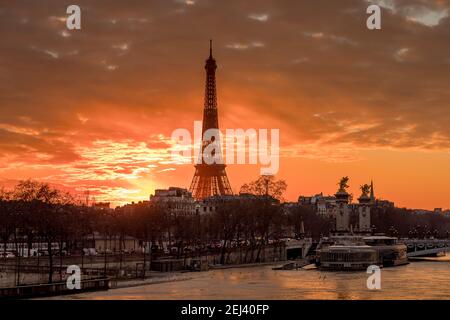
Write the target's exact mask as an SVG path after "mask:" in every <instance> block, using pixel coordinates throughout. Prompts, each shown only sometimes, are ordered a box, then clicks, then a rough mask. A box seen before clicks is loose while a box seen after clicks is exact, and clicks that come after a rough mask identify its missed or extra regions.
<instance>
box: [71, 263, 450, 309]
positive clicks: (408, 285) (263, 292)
mask: <svg viewBox="0 0 450 320" xmlns="http://www.w3.org/2000/svg"><path fill="white" fill-rule="evenodd" d="M436 260H437V261H417V262H412V263H410V264H409V265H406V266H400V267H395V268H385V269H382V270H381V290H369V289H367V286H366V280H367V277H368V276H369V275H368V274H366V273H365V272H353V273H347V272H321V271H318V270H292V271H274V270H272V267H271V266H264V267H263V266H261V267H252V268H234V269H221V270H213V271H208V272H199V273H189V274H185V275H187V276H189V277H190V278H189V279H188V280H182V281H173V282H166V283H159V284H151V285H143V286H136V287H128V288H120V289H114V290H109V291H104V292H93V293H86V294H78V295H71V296H67V297H64V298H65V299H67V298H69V299H295V300H302V299H364V300H366V299H450V256H449V255H447V256H445V257H441V258H437V259H436Z"/></svg>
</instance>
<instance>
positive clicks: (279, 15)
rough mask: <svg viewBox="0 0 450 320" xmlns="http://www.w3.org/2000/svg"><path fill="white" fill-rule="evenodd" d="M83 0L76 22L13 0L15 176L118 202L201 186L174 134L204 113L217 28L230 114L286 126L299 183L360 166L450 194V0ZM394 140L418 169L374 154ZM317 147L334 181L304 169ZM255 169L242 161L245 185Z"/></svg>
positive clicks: (10, 86) (7, 73) (9, 155)
mask: <svg viewBox="0 0 450 320" xmlns="http://www.w3.org/2000/svg"><path fill="white" fill-rule="evenodd" d="M371 3H373V4H378V5H380V6H381V7H382V30H380V31H369V30H368V29H367V28H366V18H367V14H366V8H367V6H368V5H369V4H371ZM77 4H78V5H79V6H80V7H81V9H82V30H75V31H69V30H67V29H66V28H65V22H66V13H65V12H66V4H64V3H62V2H61V1H57V0H43V1H13V2H8V4H5V5H3V6H2V8H0V30H1V34H2V44H1V46H2V49H1V53H0V179H2V181H11V180H16V179H22V178H29V177H35V178H39V179H43V180H48V181H53V182H55V183H58V184H60V185H66V186H69V187H71V188H75V189H79V190H84V189H90V190H92V192H95V193H96V195H97V197H98V198H99V199H102V200H113V201H116V202H118V203H119V202H125V201H128V200H137V199H143V198H146V197H147V195H148V194H149V193H150V192H152V191H153V190H154V188H155V187H167V186H168V185H169V184H177V185H180V186H185V187H187V186H189V183H190V177H191V175H192V174H193V168H192V166H191V165H181V164H180V163H178V162H177V161H175V163H173V161H172V159H171V158H170V154H169V151H170V148H171V142H170V141H169V138H168V137H170V136H171V133H172V131H173V130H174V129H177V128H187V129H189V130H193V121H194V120H200V119H201V116H202V105H203V101H202V99H203V97H202V95H203V86H204V69H203V64H204V60H205V59H206V57H207V55H208V46H209V39H210V38H213V39H214V54H215V56H216V58H217V60H218V65H219V69H218V74H217V76H218V90H219V94H218V98H219V109H220V110H219V115H220V124H221V126H222V128H223V129H225V128H250V127H253V128H279V129H280V131H281V148H282V157H283V159H284V160H283V161H284V162H282V164H281V165H282V168H281V172H280V176H281V177H284V178H286V179H288V181H287V182H288V184H289V186H290V187H289V189H288V193H289V194H288V198H290V199H293V200H295V199H296V197H297V196H298V195H299V193H301V192H304V193H313V192H315V191H318V192H319V191H321V190H317V188H324V189H326V188H328V189H327V190H329V192H333V189H334V188H335V182H334V180H336V179H337V178H338V175H340V174H345V175H347V174H349V175H352V174H353V175H354V177H355V179H357V180H358V181H359V180H363V179H369V177H372V178H374V179H375V180H377V179H378V180H380V181H385V182H384V186H383V187H384V188H385V189H384V190H389V188H390V186H391V185H394V183H393V181H394V180H395V181H397V180H398V181H406V180H408V179H409V180H410V182H408V183H406V182H405V184H404V185H401V186H399V189H401V188H402V187H404V188H406V187H408V188H410V193H408V194H407V193H406V192H403V193H402V192H400V191H399V193H395V192H391V191H387V192H386V193H385V194H383V195H385V196H389V197H391V198H393V199H392V200H395V201H398V202H399V203H401V204H404V205H408V206H424V207H433V206H444V207H449V206H450V194H448V191H447V192H446V193H445V190H450V185H449V184H448V183H449V182H445V183H444V182H441V181H444V180H445V181H450V172H449V170H448V169H446V168H438V167H436V161H437V160H436V158H435V156H437V155H439V157H440V158H439V159H446V160H450V127H449V125H448V124H449V123H450V109H449V106H450V90H449V85H450V57H449V53H450V41H449V39H450V18H449V13H450V1H446V0H429V1H424V0H403V1H402V0H370V1H369V0H367V1H366V0H341V1H325V0H317V1H290V0H281V1H280V0H258V1H256V0H254V1H239V0H230V1H228V0H227V1H212V0H196V1H193V0H176V1H175V0H174V1H156V0H155V1H145V0H131V1H113V0H106V1H88V0H79V1H77ZM380 154H383V155H384V156H385V157H388V158H389V159H390V163H391V164H399V161H400V160H399V159H403V155H410V156H411V157H414V158H415V157H416V155H422V159H423V160H422V161H421V162H420V167H419V168H417V171H416V172H414V173H411V174H412V175H414V178H412V179H410V178H409V176H408V174H407V173H400V171H399V173H398V175H397V176H396V175H393V174H392V173H388V172H390V169H389V168H387V167H383V168H381V167H375V166H372V160H373V159H375V158H377V156H378V155H380ZM413 155H414V156H413ZM415 159H416V158H415ZM305 161H314V169H313V170H315V171H316V172H322V171H326V172H328V174H327V176H326V177H324V178H323V179H322V180H321V183H322V184H321V185H320V184H319V185H317V184H314V182H307V181H305V180H302V177H303V178H306V177H305V176H303V175H304V172H303V171H302V170H301V169H300V166H301V165H308V163H309V162H305ZM349 163H351V164H352V165H353V166H349V165H348V164H349ZM329 166H333V167H332V168H334V170H335V171H332V170H331V169H330V171H328V169H327V168H330V167H329ZM386 166H389V164H386ZM447 166H448V165H447ZM362 167H364V168H365V170H362V169H361V168H362ZM343 168H345V170H343ZM429 168H434V170H435V172H434V171H433V172H434V173H433V172H431V173H430V176H432V177H433V178H432V179H431V178H429V177H428V176H427V177H426V178H424V177H423V175H422V173H423V172H428V171H427V170H428V169H429ZM252 170H253V169H252ZM252 170H248V168H247V167H246V168H245V169H241V168H239V167H233V166H232V167H230V168H229V175H230V180H231V183H232V185H233V188H234V189H235V191H237V190H238V189H239V186H240V185H241V184H242V183H243V182H245V180H248V179H252V178H254V176H251V175H250V174H257V172H258V170H257V168H255V169H254V170H253V171H252ZM330 172H335V173H336V174H335V175H333V174H329V173H330ZM390 179H391V180H390ZM414 179H417V180H416V181H413V180H414ZM429 179H431V180H429ZM424 181H427V183H429V182H431V183H432V184H434V185H435V186H434V187H433V188H429V189H428V190H423V189H422V187H421V186H422V184H423V183H424ZM306 183H309V184H308V185H306ZM396 186H397V185H396ZM355 190H356V186H355ZM378 190H380V192H381V190H383V188H382V187H378ZM355 192H357V191H355Z"/></svg>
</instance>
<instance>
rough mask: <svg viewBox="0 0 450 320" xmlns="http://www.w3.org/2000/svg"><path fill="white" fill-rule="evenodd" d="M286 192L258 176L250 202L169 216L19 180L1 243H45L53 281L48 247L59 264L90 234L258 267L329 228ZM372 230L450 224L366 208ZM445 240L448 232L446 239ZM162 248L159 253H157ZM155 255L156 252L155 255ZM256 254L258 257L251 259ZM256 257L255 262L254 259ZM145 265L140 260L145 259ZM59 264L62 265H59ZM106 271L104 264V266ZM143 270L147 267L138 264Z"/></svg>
mask: <svg viewBox="0 0 450 320" xmlns="http://www.w3.org/2000/svg"><path fill="white" fill-rule="evenodd" d="M285 190H286V183H285V182H284V181H280V180H275V178H273V177H260V178H259V179H258V180H256V181H254V182H251V183H249V184H246V185H244V186H243V188H242V189H241V193H243V194H244V193H245V194H247V195H248V196H242V197H236V198H232V199H229V200H227V201H224V202H223V203H221V204H220V205H219V206H217V210H216V211H215V212H214V213H212V214H206V215H184V214H178V215H174V214H173V212H171V211H170V210H169V209H168V206H167V203H148V202H143V203H138V204H134V205H128V206H125V207H118V208H116V209H114V210H99V209H97V208H95V207H87V206H85V205H81V204H77V203H76V202H75V201H74V200H73V198H72V197H71V196H70V195H69V194H66V193H64V192H61V191H59V190H57V189H54V188H52V187H51V186H49V185H48V184H45V183H40V182H36V181H22V182H20V183H19V184H18V185H17V186H16V187H15V188H14V189H13V190H11V191H5V190H1V191H0V241H1V242H2V243H3V244H4V251H6V244H7V243H11V242H14V243H15V246H16V251H19V249H20V244H21V243H27V248H28V250H30V249H31V244H32V243H33V242H44V243H45V244H46V247H47V248H46V250H47V251H48V259H49V260H48V266H49V278H48V281H49V282H51V281H52V274H53V265H54V261H53V259H54V256H55V254H58V252H52V250H53V247H52V244H54V243H59V244H60V245H59V251H60V252H59V257H60V259H62V258H61V257H62V250H63V249H64V248H63V244H66V246H67V249H71V248H83V247H86V244H85V243H84V242H85V241H86V239H87V237H88V236H89V235H93V233H94V232H95V231H97V232H99V233H100V234H102V235H105V236H107V237H114V238H119V239H120V240H119V243H120V244H122V242H123V239H125V236H133V237H135V238H137V239H139V240H140V241H141V243H142V246H143V249H144V252H149V251H152V249H153V248H147V244H148V243H153V244H160V245H161V244H162V243H164V242H165V243H166V244H167V243H168V244H169V248H170V247H171V246H175V247H177V248H178V252H177V254H178V256H180V255H182V254H183V253H184V252H183V250H184V248H195V250H198V251H199V252H202V251H205V250H208V246H210V245H211V244H214V243H217V242H219V241H220V242H221V245H220V247H219V248H216V250H219V251H220V260H221V262H222V263H224V262H225V261H226V255H227V252H228V251H229V248H230V247H232V246H245V247H246V248H248V252H251V254H252V256H251V257H250V258H249V260H246V261H258V260H259V258H260V253H261V250H262V248H263V247H264V245H265V244H268V243H272V242H274V243H276V240H277V239H281V238H283V237H286V236H290V235H292V234H295V235H297V236H301V235H302V234H301V233H302V231H303V230H305V231H306V232H307V234H308V235H310V236H312V237H313V238H316V239H318V238H319V237H320V236H321V235H326V234H328V232H329V231H330V230H332V229H333V227H334V220H333V218H332V217H324V216H320V215H317V214H316V212H315V210H314V208H312V207H309V206H294V207H292V208H291V209H290V210H285V207H284V206H283V204H282V203H281V201H280V200H282V196H283V193H284V191H285ZM372 223H373V224H374V226H375V228H376V232H384V233H387V234H389V233H393V232H394V231H395V232H396V234H395V235H398V236H404V237H407V236H412V235H414V233H413V231H412V230H415V232H416V233H415V234H416V235H419V234H421V233H423V234H424V235H426V232H427V230H428V232H434V233H435V234H437V235H439V236H445V235H446V232H448V230H450V219H449V218H446V217H443V216H440V215H436V214H431V213H430V214H424V215H415V214H412V213H411V212H410V211H408V210H405V209H397V208H384V209H377V208H373V209H372ZM447 234H448V233H447ZM159 247H161V246H159ZM155 250H156V249H155ZM254 252H256V254H254ZM253 254H254V255H253ZM147 258H150V256H149V257H147V256H146V255H145V254H144V259H147ZM60 264H62V261H60ZM105 265H106V264H105ZM144 265H145V261H144Z"/></svg>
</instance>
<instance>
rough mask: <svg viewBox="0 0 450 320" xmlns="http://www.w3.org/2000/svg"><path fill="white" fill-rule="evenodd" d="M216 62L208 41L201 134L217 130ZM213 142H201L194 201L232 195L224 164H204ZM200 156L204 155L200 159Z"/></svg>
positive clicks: (193, 182) (193, 184) (193, 183)
mask: <svg viewBox="0 0 450 320" xmlns="http://www.w3.org/2000/svg"><path fill="white" fill-rule="evenodd" d="M216 69H217V64H216V60H215V59H214V58H213V55H212V40H210V47H209V58H208V60H206V65H205V70H206V86H205V104H204V109H203V128H202V137H203V133H204V132H205V131H206V130H208V129H215V130H217V131H218V130H219V118H218V114H217V91H216ZM213 141H214V137H212V139H211V140H209V141H208V140H203V138H202V143H201V154H200V156H199V160H200V161H198V164H196V165H195V174H194V178H193V179H192V182H191V187H190V188H189V191H190V192H192V195H193V197H194V198H195V199H197V200H201V199H205V198H208V197H211V196H215V195H232V194H233V191H232V190H231V186H230V182H229V181H228V177H227V173H226V172H225V167H226V166H225V164H223V161H221V162H222V163H212V164H207V163H205V161H204V159H205V158H206V157H207V155H204V153H203V151H204V149H205V148H206V147H207V146H208V145H209V144H210V143H212V142H213ZM218 149H219V152H220V154H219V155H217V156H215V155H214V154H213V155H214V156H215V157H216V158H218V159H222V150H221V149H220V145H219V148H218ZM202 155H204V156H203V157H202Z"/></svg>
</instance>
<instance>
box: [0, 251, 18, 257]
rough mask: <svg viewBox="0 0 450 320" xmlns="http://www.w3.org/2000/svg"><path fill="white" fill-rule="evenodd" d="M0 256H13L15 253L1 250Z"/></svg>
mask: <svg viewBox="0 0 450 320" xmlns="http://www.w3.org/2000/svg"><path fill="white" fill-rule="evenodd" d="M0 257H1V258H15V257H16V255H15V254H14V253H12V252H9V251H6V252H1V253H0Z"/></svg>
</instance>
